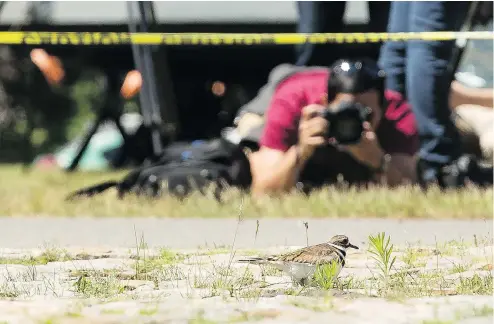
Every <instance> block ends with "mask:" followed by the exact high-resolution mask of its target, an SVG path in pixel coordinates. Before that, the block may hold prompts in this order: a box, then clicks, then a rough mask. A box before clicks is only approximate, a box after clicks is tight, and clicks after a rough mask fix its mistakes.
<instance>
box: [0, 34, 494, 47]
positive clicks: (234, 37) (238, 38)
mask: <svg viewBox="0 0 494 324" xmlns="http://www.w3.org/2000/svg"><path fill="white" fill-rule="evenodd" d="M458 38H466V39H483V40H494V32H490V31H488V32H479V31H474V32H421V33H326V34H297V33H286V34H281V33H280V34H228V33H112V32H109V33H104V32H11V31H9V32H0V44H9V45H21V44H27V45H126V44H131V43H133V44H140V45H172V46H177V45H208V46H220V45H295V44H303V43H312V44H324V43H379V42H385V41H410V40H428V41H448V40H455V39H458Z"/></svg>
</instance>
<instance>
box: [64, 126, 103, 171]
mask: <svg viewBox="0 0 494 324" xmlns="http://www.w3.org/2000/svg"><path fill="white" fill-rule="evenodd" d="M101 121H102V118H101V117H99V118H98V119H97V121H96V122H95V123H94V124H93V125H91V127H90V129H89V131H88V132H87V133H86V135H85V136H84V139H83V141H82V143H81V145H80V146H79V148H78V150H77V154H76V156H75V158H74V160H72V162H71V163H70V165H69V167H68V168H67V171H69V172H72V171H74V170H75V169H76V168H77V166H78V164H79V161H80V160H81V158H82V155H83V154H84V152H85V151H86V148H87V146H88V144H89V141H90V140H91V138H92V137H93V135H94V134H95V133H96V131H97V130H98V127H99V125H100V123H101Z"/></svg>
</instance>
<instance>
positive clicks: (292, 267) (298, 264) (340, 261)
mask: <svg viewBox="0 0 494 324" xmlns="http://www.w3.org/2000/svg"><path fill="white" fill-rule="evenodd" d="M348 248H352V249H358V247H357V246H355V245H353V244H351V243H350V240H349V239H348V237H347V236H346V235H335V236H333V237H332V238H331V239H330V240H329V242H326V243H321V244H317V245H312V246H308V247H305V248H302V249H299V250H295V251H293V252H289V253H284V254H281V255H274V256H268V257H253V258H248V259H240V260H237V262H242V263H251V264H258V265H261V264H268V265H271V266H274V267H275V268H277V269H279V270H281V271H283V272H285V273H287V274H288V275H289V276H290V277H291V278H292V281H294V282H296V283H298V284H300V285H304V284H305V283H306V282H307V279H309V278H310V277H312V276H313V275H314V273H315V271H316V269H317V267H318V266H322V265H330V264H334V263H335V262H336V269H335V270H334V271H335V272H334V274H333V275H334V278H336V277H337V276H338V275H339V273H340V271H341V269H342V268H343V267H344V266H345V257H346V250H347V249H348Z"/></svg>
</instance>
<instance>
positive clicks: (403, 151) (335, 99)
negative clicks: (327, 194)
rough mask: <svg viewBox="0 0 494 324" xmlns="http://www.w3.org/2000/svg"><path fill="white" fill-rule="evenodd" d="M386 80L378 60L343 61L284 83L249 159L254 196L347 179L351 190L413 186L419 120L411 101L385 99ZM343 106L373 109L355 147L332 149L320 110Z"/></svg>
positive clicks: (276, 90) (272, 99)
mask: <svg viewBox="0 0 494 324" xmlns="http://www.w3.org/2000/svg"><path fill="white" fill-rule="evenodd" d="M335 71H339V74H338V75H337V73H336V72H335ZM383 78H384V75H383V72H382V71H381V70H380V69H379V68H378V67H377V65H376V64H375V63H374V62H372V61H368V60H360V61H347V60H340V61H338V62H337V63H335V64H334V65H333V66H332V67H331V68H329V69H328V68H323V67H321V68H308V69H301V70H300V71H298V72H295V73H293V74H291V75H289V76H288V77H286V78H285V79H283V80H282V81H281V82H280V83H279V84H277V86H276V87H275V88H274V92H273V93H272V94H271V96H270V103H269V107H268V109H267V113H266V116H265V118H266V119H265V124H264V129H263V132H262V135H261V138H260V141H259V146H260V148H259V150H258V151H256V152H254V153H251V154H250V162H251V172H252V176H253V186H252V190H253V192H254V193H255V194H265V193H273V192H280V191H287V190H290V189H292V188H293V187H295V186H297V187H299V186H303V187H304V188H306V189H310V188H313V187H319V186H321V185H324V184H329V183H337V182H339V181H342V180H343V181H345V182H348V183H350V184H365V183H369V182H375V181H377V182H385V183H387V184H388V185H397V184H402V183H406V182H414V181H415V165H416V161H415V158H414V155H415V152H416V151H417V149H418V137H417V132H416V128H415V120H414V117H413V115H412V114H411V109H410V107H409V105H408V104H407V103H406V102H405V101H400V98H393V97H392V96H390V95H389V94H388V96H387V97H386V95H385V94H384V89H383V87H384V82H383ZM330 80H331V82H328V81H330ZM342 101H347V102H355V103H360V104H362V105H364V106H367V107H369V108H371V109H372V117H371V119H370V120H369V122H365V123H364V132H363V133H362V138H361V140H360V141H359V142H358V143H356V144H352V145H340V144H338V143H331V139H328V138H327V136H326V134H325V133H326V131H327V129H328V121H327V120H326V119H325V118H323V117H322V116H321V115H320V112H322V111H323V110H324V109H333V107H335V106H337V105H338V104H339V103H341V102H342ZM384 105H387V108H386V109H385V111H384V109H383V106H384Z"/></svg>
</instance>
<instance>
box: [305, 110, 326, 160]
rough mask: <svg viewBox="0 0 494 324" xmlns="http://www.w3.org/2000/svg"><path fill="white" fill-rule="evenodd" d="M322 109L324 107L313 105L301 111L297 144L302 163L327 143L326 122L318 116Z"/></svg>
mask: <svg viewBox="0 0 494 324" xmlns="http://www.w3.org/2000/svg"><path fill="white" fill-rule="evenodd" d="M324 109H326V107H324V106H321V105H315V104H314V105H309V106H306V107H304V108H303V109H302V116H301V118H300V123H299V129H298V144H297V146H298V149H299V154H300V158H301V159H302V161H306V160H307V159H308V158H309V157H310V156H311V155H312V153H314V150H315V149H316V148H317V147H319V146H322V145H325V144H326V143H327V139H326V137H325V134H326V132H327V130H328V121H327V120H326V119H325V118H323V117H321V115H320V112H322V111H323V110H324Z"/></svg>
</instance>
